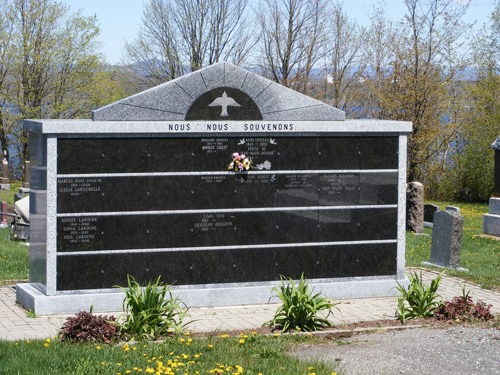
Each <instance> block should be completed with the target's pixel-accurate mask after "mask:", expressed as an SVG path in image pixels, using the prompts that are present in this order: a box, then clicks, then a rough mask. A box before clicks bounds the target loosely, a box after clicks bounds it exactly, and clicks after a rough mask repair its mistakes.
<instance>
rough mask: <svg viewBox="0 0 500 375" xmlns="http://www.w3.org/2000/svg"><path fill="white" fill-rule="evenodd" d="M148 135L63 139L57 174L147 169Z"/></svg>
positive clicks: (122, 171)
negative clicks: (146, 136)
mask: <svg viewBox="0 0 500 375" xmlns="http://www.w3.org/2000/svg"><path fill="white" fill-rule="evenodd" d="M148 142H149V140H148V139H147V138H60V139H58V142H57V143H58V151H57V153H58V158H57V171H58V173H60V174H61V173H63V174H64V173H131V172H144V170H145V169H146V168H147V165H148Z"/></svg>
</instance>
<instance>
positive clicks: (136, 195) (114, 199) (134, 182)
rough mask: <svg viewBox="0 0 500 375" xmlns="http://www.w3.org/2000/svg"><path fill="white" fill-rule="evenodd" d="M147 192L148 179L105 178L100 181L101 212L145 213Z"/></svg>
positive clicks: (147, 203)
mask: <svg viewBox="0 0 500 375" xmlns="http://www.w3.org/2000/svg"><path fill="white" fill-rule="evenodd" d="M148 192H149V178H148V177H105V178H103V179H102V196H103V197H102V202H103V210H102V211H103V212H120V211H147V210H148V208H149V207H150V201H149V197H148Z"/></svg>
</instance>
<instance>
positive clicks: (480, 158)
mask: <svg viewBox="0 0 500 375" xmlns="http://www.w3.org/2000/svg"><path fill="white" fill-rule="evenodd" d="M499 41H500V2H499V1H497V3H496V6H495V9H494V11H493V12H492V14H491V15H490V23H489V25H488V26H487V27H485V28H483V29H482V30H481V31H480V33H479V36H478V38H477V39H476V40H474V45H473V51H474V60H473V61H474V64H473V66H474V67H475V68H474V69H473V71H472V74H471V77H469V79H468V80H467V81H465V82H464V83H463V84H464V88H463V91H464V95H463V102H464V103H465V105H463V106H462V108H463V111H462V117H463V125H462V126H461V129H460V131H459V132H458V133H457V136H456V138H455V144H454V147H453V149H452V150H451V156H450V158H449V162H448V165H447V167H448V168H447V170H446V171H445V175H444V178H443V180H442V183H441V190H442V191H441V195H442V197H443V198H448V199H455V200H459V201H463V202H485V201H487V200H488V198H489V197H491V196H492V193H493V179H494V151H493V150H492V149H491V147H490V145H491V144H492V143H493V141H494V140H495V139H496V138H497V137H498V136H499V135H500V71H499V68H500V67H499V62H500V43H499Z"/></svg>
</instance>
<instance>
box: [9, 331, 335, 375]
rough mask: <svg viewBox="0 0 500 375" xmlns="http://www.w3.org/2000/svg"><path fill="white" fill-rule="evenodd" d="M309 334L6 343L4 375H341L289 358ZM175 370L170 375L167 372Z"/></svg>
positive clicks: (326, 367) (313, 340) (327, 365)
mask: <svg viewBox="0 0 500 375" xmlns="http://www.w3.org/2000/svg"><path fill="white" fill-rule="evenodd" d="M319 340H321V339H318V338H315V337H314V336H312V337H308V336H304V335H300V336H299V335H280V336H277V337H275V336H264V335H258V334H257V335H254V334H252V333H251V332H248V333H246V334H242V335H240V336H239V337H238V336H236V337H229V336H227V337H219V336H212V337H208V338H196V335H194V337H193V338H191V336H177V337H169V338H167V339H166V340H165V341H164V342H162V343H147V342H145V343H135V344H132V343H131V344H128V345H127V344H125V345H124V344H120V345H116V346H109V345H106V344H100V345H99V346H98V345H97V344H78V345H72V346H70V345H68V344H66V343H60V342H58V341H57V340H56V339H52V340H51V341H50V343H49V342H46V341H41V340H37V341H32V342H27V341H22V342H21V341H19V342H17V343H15V342H7V341H0V364H1V365H0V374H30V375H31V374H82V375H83V374H93V375H95V374H115V375H116V374H120V375H121V374H130V373H131V374H138V373H142V374H148V373H151V374H174V373H175V374H200V375H201V374H206V373H208V374H228V375H231V374H241V373H243V374H256V375H257V374H259V373H260V374H266V375H272V374H279V375H284V374H299V375H300V374H318V375H320V374H325V375H331V374H332V373H335V372H336V373H337V374H340V372H337V371H336V369H335V367H336V366H335V364H331V363H325V362H322V361H319V360H314V359H311V360H310V361H299V360H298V359H295V358H293V357H289V356H287V355H286V353H287V352H289V351H291V350H292V349H293V347H294V346H295V345H297V344H299V343H309V344H313V343H318V341H319ZM167 368H169V369H170V370H167Z"/></svg>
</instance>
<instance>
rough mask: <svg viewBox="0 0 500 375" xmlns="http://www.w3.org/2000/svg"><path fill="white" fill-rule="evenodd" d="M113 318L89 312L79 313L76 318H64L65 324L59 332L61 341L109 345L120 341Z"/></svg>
mask: <svg viewBox="0 0 500 375" xmlns="http://www.w3.org/2000/svg"><path fill="white" fill-rule="evenodd" d="M115 321H116V319H115V317H114V316H110V317H107V316H103V315H99V316H96V315H93V314H92V313H90V312H86V311H80V312H79V313H78V314H77V315H76V317H68V318H66V322H65V323H64V325H63V326H62V327H61V331H60V332H59V334H60V336H61V341H62V342H64V341H68V342H70V343H75V342H83V341H90V342H101V341H104V342H106V343H108V344H109V343H110V342H112V341H115V340H118V339H120V327H118V326H116V324H114V322H115Z"/></svg>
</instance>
